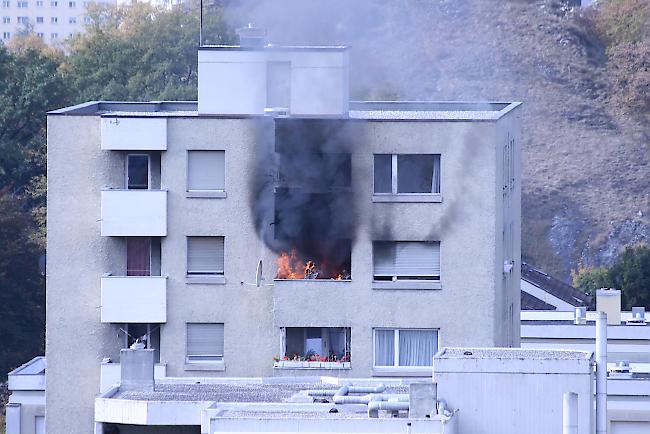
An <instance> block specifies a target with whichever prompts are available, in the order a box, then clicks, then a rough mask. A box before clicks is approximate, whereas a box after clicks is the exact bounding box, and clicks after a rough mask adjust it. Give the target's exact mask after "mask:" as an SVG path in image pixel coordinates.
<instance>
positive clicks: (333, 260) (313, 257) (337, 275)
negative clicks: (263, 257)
mask: <svg viewBox="0 0 650 434" xmlns="http://www.w3.org/2000/svg"><path fill="white" fill-rule="evenodd" d="M351 253H352V251H351V248H350V241H349V240H329V241H305V240H302V241H300V242H296V245H295V246H292V247H290V248H289V249H288V250H286V251H281V252H280V254H279V256H278V259H277V261H276V262H277V266H278V272H277V276H276V278H277V279H329V280H350V279H351V278H352V276H351V274H350V262H351Z"/></svg>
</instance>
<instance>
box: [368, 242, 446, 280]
mask: <svg viewBox="0 0 650 434" xmlns="http://www.w3.org/2000/svg"><path fill="white" fill-rule="evenodd" d="M373 263H374V275H375V276H395V277H400V276H404V277H429V276H440V243H439V242H434V241H426V242H423V241H375V243H374V245H373Z"/></svg>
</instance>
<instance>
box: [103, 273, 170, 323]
mask: <svg viewBox="0 0 650 434" xmlns="http://www.w3.org/2000/svg"><path fill="white" fill-rule="evenodd" d="M101 294H102V295H101V297H102V298H101V299H102V305H101V321H102V322H104V323H164V322H166V321H167V278H166V277H164V276H105V277H102V291H101Z"/></svg>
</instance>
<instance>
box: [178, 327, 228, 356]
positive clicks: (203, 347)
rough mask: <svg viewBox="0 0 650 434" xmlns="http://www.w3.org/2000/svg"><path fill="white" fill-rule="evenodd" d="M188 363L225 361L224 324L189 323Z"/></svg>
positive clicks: (187, 341)
mask: <svg viewBox="0 0 650 434" xmlns="http://www.w3.org/2000/svg"><path fill="white" fill-rule="evenodd" d="M186 338H187V340H186V351H187V353H186V359H185V360H186V362H187V363H214V362H223V340H224V339H223V324H199V323H188V324H187V336H186Z"/></svg>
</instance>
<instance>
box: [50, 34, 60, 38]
mask: <svg viewBox="0 0 650 434" xmlns="http://www.w3.org/2000/svg"><path fill="white" fill-rule="evenodd" d="M58 37H59V34H58V33H52V34H51V35H50V38H51V39H56V38H58Z"/></svg>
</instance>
